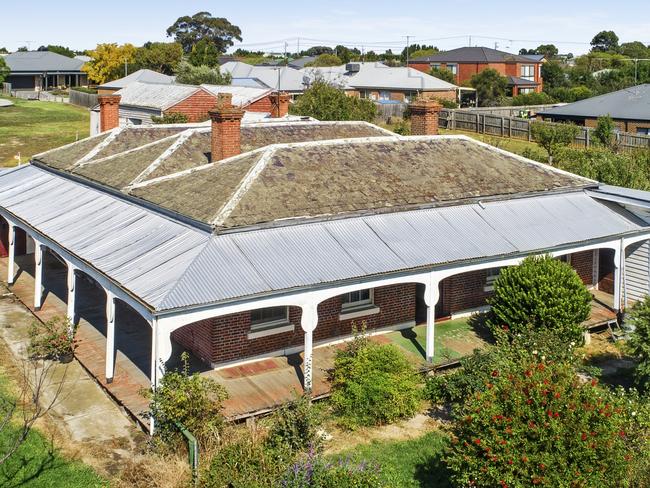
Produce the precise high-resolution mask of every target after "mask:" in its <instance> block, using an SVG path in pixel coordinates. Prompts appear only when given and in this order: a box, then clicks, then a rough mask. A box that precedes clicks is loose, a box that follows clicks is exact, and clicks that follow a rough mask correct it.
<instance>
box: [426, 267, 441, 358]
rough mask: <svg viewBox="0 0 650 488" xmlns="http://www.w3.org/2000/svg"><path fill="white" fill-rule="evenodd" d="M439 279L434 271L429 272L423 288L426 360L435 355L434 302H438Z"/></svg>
mask: <svg viewBox="0 0 650 488" xmlns="http://www.w3.org/2000/svg"><path fill="white" fill-rule="evenodd" d="M439 283H440V281H439V280H438V279H437V278H436V276H435V274H434V273H431V278H430V282H429V283H428V284H427V285H426V286H425V289H424V303H425V304H426V305H427V329H426V356H427V357H426V360H427V362H433V356H434V355H435V315H436V303H438V298H439V295H440V293H439V291H438V286H439Z"/></svg>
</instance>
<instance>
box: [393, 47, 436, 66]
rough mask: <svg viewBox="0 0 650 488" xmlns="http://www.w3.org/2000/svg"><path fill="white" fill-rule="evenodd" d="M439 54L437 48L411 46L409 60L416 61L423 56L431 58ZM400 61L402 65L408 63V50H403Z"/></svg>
mask: <svg viewBox="0 0 650 488" xmlns="http://www.w3.org/2000/svg"><path fill="white" fill-rule="evenodd" d="M437 52H438V48H437V47H435V46H427V45H426V44H410V45H409V47H408V53H409V59H415V58H419V57H422V56H431V55H432V54H435V53H437ZM400 60H401V61H402V63H405V62H406V48H404V49H402V52H401V53H400Z"/></svg>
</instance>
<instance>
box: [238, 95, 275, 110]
mask: <svg viewBox="0 0 650 488" xmlns="http://www.w3.org/2000/svg"><path fill="white" fill-rule="evenodd" d="M272 106H273V105H272V103H271V97H269V96H266V97H264V98H260V99H259V100H256V101H255V102H253V103H251V104H249V105H247V106H245V107H243V108H244V109H245V110H246V111H247V112H266V113H271V108H272Z"/></svg>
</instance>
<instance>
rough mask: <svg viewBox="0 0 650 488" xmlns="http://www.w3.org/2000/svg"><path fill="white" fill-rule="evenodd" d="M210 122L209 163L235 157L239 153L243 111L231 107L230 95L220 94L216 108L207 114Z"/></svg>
mask: <svg viewBox="0 0 650 488" xmlns="http://www.w3.org/2000/svg"><path fill="white" fill-rule="evenodd" d="M208 114H209V115H210V119H211V120H212V134H211V138H212V140H211V148H212V154H211V161H212V162H215V161H219V160H221V159H226V158H230V157H232V156H237V155H238V154H239V153H241V119H242V118H243V117H244V111H243V110H242V109H241V108H239V107H233V106H232V95H231V94H230V93H220V94H219V95H218V97H217V106H216V107H215V108H213V109H212V110H210V111H209V112H208Z"/></svg>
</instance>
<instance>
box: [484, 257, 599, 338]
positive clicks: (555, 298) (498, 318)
mask: <svg viewBox="0 0 650 488" xmlns="http://www.w3.org/2000/svg"><path fill="white" fill-rule="evenodd" d="M590 303H591V294H590V293H589V291H588V290H587V289H586V288H585V286H584V284H583V283H582V280H581V279H580V277H579V276H578V275H577V273H576V272H575V271H574V270H573V269H572V268H571V267H570V266H569V265H568V264H566V263H563V262H561V261H559V260H557V259H554V258H552V257H550V256H531V257H528V258H526V259H524V261H523V262H522V263H521V264H520V265H519V266H513V267H509V268H504V269H502V270H501V273H500V274H499V277H498V278H497V280H496V281H495V283H494V294H493V296H492V297H491V298H490V299H489V304H490V306H491V309H490V317H489V319H488V325H489V326H490V328H491V329H492V331H493V332H495V333H498V332H499V331H503V330H506V331H509V332H510V333H512V334H517V333H520V332H523V331H524V330H525V329H528V328H532V329H548V330H551V331H554V332H556V333H557V334H559V335H560V336H562V338H563V339H564V340H565V341H566V343H569V342H572V341H573V342H578V343H581V341H582V340H583V339H582V332H583V330H582V326H581V323H582V322H583V321H585V320H586V319H587V318H588V317H589V313H590V311H591V309H590Z"/></svg>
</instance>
